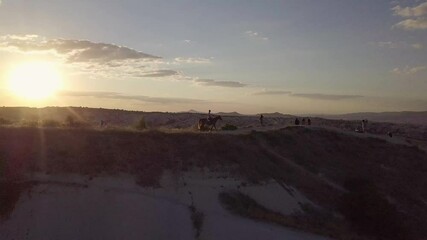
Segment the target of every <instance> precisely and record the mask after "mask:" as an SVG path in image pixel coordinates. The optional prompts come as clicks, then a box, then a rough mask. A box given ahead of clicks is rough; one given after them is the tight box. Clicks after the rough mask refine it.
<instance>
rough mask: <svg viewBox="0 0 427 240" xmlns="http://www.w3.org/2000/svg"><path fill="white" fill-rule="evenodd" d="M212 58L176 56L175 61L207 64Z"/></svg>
mask: <svg viewBox="0 0 427 240" xmlns="http://www.w3.org/2000/svg"><path fill="white" fill-rule="evenodd" d="M211 59H212V58H191V57H190V58H184V57H178V58H175V61H176V62H178V63H189V64H207V63H211V62H212V61H211Z"/></svg>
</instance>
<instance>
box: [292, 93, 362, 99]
mask: <svg viewBox="0 0 427 240" xmlns="http://www.w3.org/2000/svg"><path fill="white" fill-rule="evenodd" d="M292 96H293V97H301V98H308V99H317V100H345V99H353V98H362V97H363V96H361V95H341V94H323V93H293V94H292Z"/></svg>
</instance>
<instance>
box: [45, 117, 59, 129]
mask: <svg viewBox="0 0 427 240" xmlns="http://www.w3.org/2000/svg"><path fill="white" fill-rule="evenodd" d="M59 126H61V124H60V123H59V122H58V121H56V120H53V119H46V120H43V122H42V127H59Z"/></svg>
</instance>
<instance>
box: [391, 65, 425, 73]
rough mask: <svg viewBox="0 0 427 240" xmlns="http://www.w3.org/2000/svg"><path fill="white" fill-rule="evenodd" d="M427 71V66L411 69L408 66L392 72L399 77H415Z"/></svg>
mask: <svg viewBox="0 0 427 240" xmlns="http://www.w3.org/2000/svg"><path fill="white" fill-rule="evenodd" d="M425 70H427V66H417V67H409V66H406V67H404V68H395V69H393V70H392V73H394V74H398V75H414V74H416V73H418V72H421V71H425Z"/></svg>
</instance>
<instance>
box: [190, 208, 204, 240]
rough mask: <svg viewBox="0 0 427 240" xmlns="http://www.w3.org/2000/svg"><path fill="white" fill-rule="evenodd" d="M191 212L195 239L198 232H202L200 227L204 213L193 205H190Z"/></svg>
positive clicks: (198, 236) (198, 235) (197, 237)
mask: <svg viewBox="0 0 427 240" xmlns="http://www.w3.org/2000/svg"><path fill="white" fill-rule="evenodd" d="M189 208H190V212H191V222H192V223H193V227H194V230H195V231H196V232H195V236H196V239H199V238H200V234H201V233H202V227H203V220H204V217H205V215H204V214H203V212H200V211H199V210H197V208H196V207H195V206H194V205H191V206H190V207H189Z"/></svg>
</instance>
